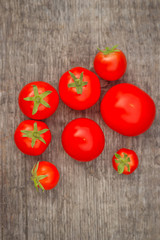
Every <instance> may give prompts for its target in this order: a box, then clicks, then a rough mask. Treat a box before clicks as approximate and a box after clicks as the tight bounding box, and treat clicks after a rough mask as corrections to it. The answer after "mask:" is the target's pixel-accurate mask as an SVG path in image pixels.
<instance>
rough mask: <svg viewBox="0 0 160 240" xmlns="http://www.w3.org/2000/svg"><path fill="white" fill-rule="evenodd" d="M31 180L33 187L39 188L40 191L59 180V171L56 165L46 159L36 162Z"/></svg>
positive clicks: (52, 186)
mask: <svg viewBox="0 0 160 240" xmlns="http://www.w3.org/2000/svg"><path fill="white" fill-rule="evenodd" d="M31 173H32V177H31V180H32V181H33V182H34V186H35V188H36V189H37V191H38V189H39V188H41V189H42V191H43V192H44V190H50V189H52V188H54V187H55V186H56V185H57V184H58V181H59V177H60V175H59V172H58V169H57V168H56V166H54V165H53V164H52V163H50V162H47V161H42V162H37V163H36V164H35V165H34V167H33V169H32V171H31Z"/></svg>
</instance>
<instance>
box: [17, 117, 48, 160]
mask: <svg viewBox="0 0 160 240" xmlns="http://www.w3.org/2000/svg"><path fill="white" fill-rule="evenodd" d="M14 140H15V143H16V145H17V147H18V148H19V150H20V151H21V152H23V153H24V154H28V155H33V156H37V155H40V154H42V153H43V152H44V151H45V150H46V149H47V147H48V145H49V144H50V142H51V132H50V130H49V128H48V126H47V124H45V123H44V122H41V121H34V120H25V121H23V122H21V123H20V124H19V126H18V127H17V129H16V131H15V134H14Z"/></svg>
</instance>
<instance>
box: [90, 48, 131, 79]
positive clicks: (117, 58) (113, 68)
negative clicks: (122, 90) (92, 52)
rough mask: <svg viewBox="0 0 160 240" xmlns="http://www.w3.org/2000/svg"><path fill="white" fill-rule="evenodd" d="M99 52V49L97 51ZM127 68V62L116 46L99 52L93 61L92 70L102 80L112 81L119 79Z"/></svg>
mask: <svg viewBox="0 0 160 240" xmlns="http://www.w3.org/2000/svg"><path fill="white" fill-rule="evenodd" d="M99 50H100V49H99ZM126 68H127V60H126V57H125V55H124V53H123V52H122V51H121V50H119V49H117V46H114V47H113V48H111V49H109V48H108V47H106V49H105V50H100V52H99V53H97V55H96V56H95V59H94V69H95V71H96V73H97V74H98V75H99V76H100V77H101V78H103V79H105V80H108V81H114V80H118V79H119V78H121V77H122V76H123V75H124V73H125V71H126Z"/></svg>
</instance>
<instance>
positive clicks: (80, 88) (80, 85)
mask: <svg viewBox="0 0 160 240" xmlns="http://www.w3.org/2000/svg"><path fill="white" fill-rule="evenodd" d="M69 74H70V75H71V77H72V78H73V80H74V82H73V83H69V84H68V87H69V88H71V87H75V88H76V91H77V94H82V91H83V86H85V85H87V84H88V82H83V72H82V73H81V75H80V78H76V76H75V75H74V74H73V73H72V72H70V71H69Z"/></svg>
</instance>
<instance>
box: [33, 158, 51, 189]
mask: <svg viewBox="0 0 160 240" xmlns="http://www.w3.org/2000/svg"><path fill="white" fill-rule="evenodd" d="M38 166H39V162H37V164H35V165H34V167H33V168H32V171H31V173H32V177H31V180H32V181H33V182H34V186H35V188H36V189H37V191H38V187H40V188H41V189H42V191H43V192H44V190H45V189H44V187H43V186H42V184H41V183H40V180H42V179H44V178H46V177H48V176H47V175H39V176H37V170H38Z"/></svg>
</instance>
